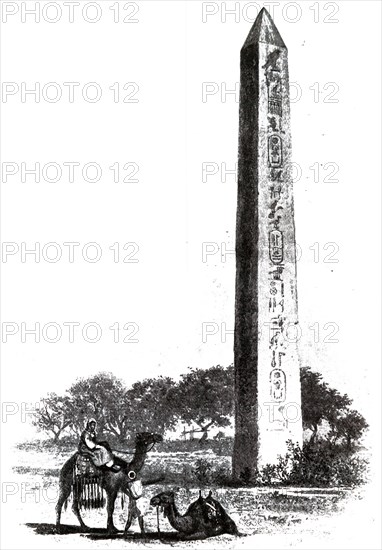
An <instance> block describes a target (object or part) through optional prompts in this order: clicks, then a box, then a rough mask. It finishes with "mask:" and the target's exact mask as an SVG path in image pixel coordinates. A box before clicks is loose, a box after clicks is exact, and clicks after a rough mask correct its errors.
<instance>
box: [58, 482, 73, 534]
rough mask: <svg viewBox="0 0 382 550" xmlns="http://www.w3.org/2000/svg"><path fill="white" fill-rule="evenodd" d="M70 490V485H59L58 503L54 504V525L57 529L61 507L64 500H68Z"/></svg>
mask: <svg viewBox="0 0 382 550" xmlns="http://www.w3.org/2000/svg"><path fill="white" fill-rule="evenodd" d="M71 490H72V488H71V485H70V484H69V485H68V486H67V485H61V486H60V494H59V497H58V501H57V504H56V525H57V527H58V526H59V525H60V523H61V511H62V507H63V505H64V502H65V501H66V499H67V498H69V496H70V493H71Z"/></svg>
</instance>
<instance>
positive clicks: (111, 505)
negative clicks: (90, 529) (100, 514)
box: [107, 492, 118, 533]
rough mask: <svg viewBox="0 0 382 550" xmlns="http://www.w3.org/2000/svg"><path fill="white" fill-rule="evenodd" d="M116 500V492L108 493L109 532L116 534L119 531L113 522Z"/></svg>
mask: <svg viewBox="0 0 382 550" xmlns="http://www.w3.org/2000/svg"><path fill="white" fill-rule="evenodd" d="M116 498H117V493H116V492H112V493H108V495H107V530H108V532H109V533H116V532H117V531H118V529H117V528H116V527H115V525H114V522H113V513H114V506H115V499H116Z"/></svg>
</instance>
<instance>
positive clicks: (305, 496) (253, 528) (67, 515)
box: [1, 451, 381, 550]
mask: <svg viewBox="0 0 382 550" xmlns="http://www.w3.org/2000/svg"><path fill="white" fill-rule="evenodd" d="M160 458H162V459H163V455H162V457H160ZM184 458H185V457H183V456H181V457H179V456H178V455H176V456H169V457H166V462H167V461H169V462H170V463H172V464H173V466H174V467H176V465H178V463H179V460H180V459H181V460H182V462H183V461H184ZM43 459H44V457H43V455H41V453H30V452H28V453H26V452H20V451H17V453H16V454H15V456H14V460H10V463H13V464H17V465H18V467H17V469H16V471H15V470H14V469H12V468H7V470H5V471H4V470H3V476H2V514H1V539H2V544H1V548H3V549H20V550H23V549H37V548H43V549H45V548H47V549H52V548H70V549H77V548H78V549H98V548H111V549H119V548H121V549H125V548H135V547H138V546H142V545H144V546H145V547H148V548H151V547H153V548H154V547H159V546H161V545H164V544H166V545H171V546H175V547H177V548H189V547H193V548H205V549H209V548H211V549H214V548H227V549H228V548H229V549H230V548H232V549H234V548H235V549H236V548H240V549H241V548H246V549H250V548H251V549H253V548H264V549H283V548H306V549H321V548H322V549H329V548H338V549H353V548H354V549H358V548H359V549H361V548H364V549H370V550H371V549H374V548H375V549H380V548H381V545H380V541H379V537H380V533H379V522H380V519H379V509H378V502H379V495H378V494H377V490H374V488H373V487H372V486H369V487H366V488H363V489H361V490H356V491H338V490H334V491H322V490H319V489H310V490H309V491H307V490H306V489H304V490H302V489H298V488H293V489H292V488H288V489H279V490H278V494H277V495H275V493H274V489H264V488H257V489H250V488H247V489H216V490H214V498H216V499H217V500H219V501H220V502H221V503H222V504H223V506H224V507H225V508H226V510H227V511H228V513H229V514H230V516H231V517H232V519H234V521H235V522H236V524H237V526H238V528H239V531H240V532H241V533H242V534H243V535H245V536H243V537H240V538H237V537H232V536H229V535H224V536H221V537H215V538H213V539H207V540H204V541H193V542H183V541H178V540H177V539H176V537H175V536H174V535H173V533H174V532H173V530H172V528H171V527H170V525H169V524H168V523H167V520H165V519H164V518H163V517H162V518H161V519H160V528H161V532H163V535H162V537H161V538H158V534H157V517H156V511H155V509H153V508H152V507H150V506H149V500H150V498H151V497H152V496H153V495H154V494H156V493H158V492H160V491H162V490H167V489H172V488H173V487H169V486H165V485H160V486H149V487H147V488H146V489H145V494H144V497H143V502H144V504H145V509H146V516H145V525H146V530H147V532H148V537H147V538H145V539H143V538H142V537H141V536H140V533H139V527H138V525H137V524H136V523H134V524H133V526H132V528H131V534H130V536H129V538H128V539H127V540H126V539H123V536H122V533H119V534H118V535H116V536H114V537H112V538H110V537H108V536H107V534H106V533H105V531H104V527H105V523H106V511H105V510H93V511H90V512H86V513H84V514H83V518H84V520H85V522H86V523H87V525H88V526H90V527H91V528H92V529H91V530H90V531H89V533H80V532H78V530H77V520H76V518H75V517H74V515H73V514H72V512H71V510H70V504H69V506H68V509H67V511H66V512H64V513H63V517H62V523H63V524H64V525H67V526H71V528H70V531H71V532H70V533H68V534H57V533H56V532H55V529H54V506H55V502H56V499H57V471H56V469H57V468H58V467H60V466H61V465H62V463H63V457H62V456H61V455H60V454H59V453H57V454H55V455H52V456H50V457H49V464H47V461H46V459H44V460H43ZM151 460H154V461H155V460H159V457H158V456H156V455H154V456H153V457H151ZM24 468H25V471H24ZM42 472H43V474H42ZM207 490H208V489H207ZM207 490H206V491H207ZM197 495H198V488H197V487H195V488H192V489H188V490H185V489H183V488H180V489H179V491H178V493H177V503H178V504H179V506H178V507H179V509H180V511H181V512H184V511H185V510H186V508H187V507H188V505H189V504H190V503H191V502H192V501H193V500H195V498H197ZM125 517H126V506H125V508H124V509H122V508H121V501H120V498H118V499H117V506H116V511H115V516H114V518H115V524H116V526H117V527H118V528H120V529H123V525H124V521H125ZM42 533H44V534H42Z"/></svg>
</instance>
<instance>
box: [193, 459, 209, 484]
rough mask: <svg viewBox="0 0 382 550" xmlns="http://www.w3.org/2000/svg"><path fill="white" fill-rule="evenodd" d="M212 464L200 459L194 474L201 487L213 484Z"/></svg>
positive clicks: (196, 463)
mask: <svg viewBox="0 0 382 550" xmlns="http://www.w3.org/2000/svg"><path fill="white" fill-rule="evenodd" d="M211 470H212V463H211V462H209V461H208V460H206V459H205V458H198V460H197V461H196V462H195V467H194V469H193V470H192V473H193V474H194V476H195V479H196V480H197V482H198V484H199V485H208V484H209V483H210V482H211Z"/></svg>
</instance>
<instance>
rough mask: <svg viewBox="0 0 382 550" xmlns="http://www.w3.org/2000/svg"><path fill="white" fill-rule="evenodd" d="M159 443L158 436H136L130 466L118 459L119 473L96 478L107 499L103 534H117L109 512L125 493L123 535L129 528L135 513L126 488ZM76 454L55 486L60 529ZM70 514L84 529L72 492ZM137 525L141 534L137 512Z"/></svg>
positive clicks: (139, 517)
mask: <svg viewBox="0 0 382 550" xmlns="http://www.w3.org/2000/svg"><path fill="white" fill-rule="evenodd" d="M160 441H163V438H162V436H161V435H158V434H153V433H148V432H142V433H137V434H136V437H135V453H134V456H133V459H132V461H131V462H129V463H128V462H125V461H124V460H122V459H118V463H119V464H120V465H121V466H122V468H121V470H120V471H119V472H111V471H106V472H103V475H102V477H101V478H100V479H101V481H100V484H101V486H102V488H103V489H104V490H105V492H106V495H107V530H108V533H115V532H117V531H118V530H117V529H116V527H115V526H114V522H113V512H114V505H115V499H116V498H117V495H118V492H122V493H125V494H126V495H127V496H128V498H129V501H130V502H129V511H128V516H127V521H126V525H125V533H126V532H127V531H128V529H129V528H130V526H131V522H132V520H133V516H134V512H135V513H137V509H136V506H135V503H134V501H133V497H132V495H131V492H130V487H129V484H131V482H132V480H133V479H135V477H136V475H137V474H138V473H139V472H140V471H141V469H142V467H143V464H144V462H145V459H146V455H147V452H148V451H149V450H151V449H152V447H153V446H154V445H155V443H158V442H160ZM78 454H79V453H78V452H77V453H75V454H74V455H73V456H72V457H71V458H69V460H67V461H66V462H65V464H64V465H63V467H62V469H61V472H60V482H59V483H60V486H59V491H60V492H59V497H58V502H57V505H56V526H57V527H58V528H59V527H60V522H61V510H62V506H63V504H64V503H65V501H66V500H67V499H68V498H69V495H70V493H71V492H72V484H73V474H74V468H75V465H76V460H77V456H78ZM72 510H73V513H74V515H75V516H76V517H77V519H78V521H79V522H80V525H81V528H82V529H87V527H86V525H85V523H84V521H83V519H82V517H81V514H80V509H79V505H78V495H76V493H75V492H73V504H72ZM138 514H139V515H138V521H139V527H140V529H141V532H142V533H144V524H143V517H142V515H140V513H139V512H138Z"/></svg>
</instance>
